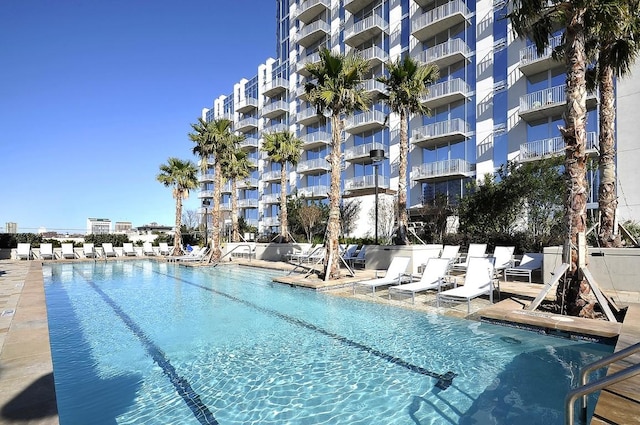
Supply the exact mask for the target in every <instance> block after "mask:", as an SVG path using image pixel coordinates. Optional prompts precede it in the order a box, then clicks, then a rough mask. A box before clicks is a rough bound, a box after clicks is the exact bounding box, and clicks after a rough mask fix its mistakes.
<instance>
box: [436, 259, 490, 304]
mask: <svg viewBox="0 0 640 425" xmlns="http://www.w3.org/2000/svg"><path fill="white" fill-rule="evenodd" d="M467 263H468V265H467V273H466V275H465V277H464V286H457V287H455V288H453V289H448V290H446V291H442V292H440V293H438V295H437V297H436V305H437V306H438V307H440V302H441V301H451V302H461V301H467V314H469V313H470V312H471V300H472V299H473V298H477V297H479V296H481V295H489V299H490V300H491V303H492V304H493V274H494V269H493V264H494V258H493V257H469V258H468V262H467Z"/></svg>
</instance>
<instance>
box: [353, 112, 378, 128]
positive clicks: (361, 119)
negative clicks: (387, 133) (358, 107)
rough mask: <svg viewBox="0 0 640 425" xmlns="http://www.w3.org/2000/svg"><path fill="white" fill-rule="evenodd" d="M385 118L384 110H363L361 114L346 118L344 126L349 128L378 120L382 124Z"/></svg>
mask: <svg viewBox="0 0 640 425" xmlns="http://www.w3.org/2000/svg"><path fill="white" fill-rule="evenodd" d="M384 118H385V115H384V112H381V111H366V112H361V113H359V114H356V115H352V116H351V117H349V118H347V119H346V120H345V124H344V128H345V129H348V128H353V127H358V126H361V125H363V124H368V123H373V122H377V123H379V124H380V125H382V124H383V123H384Z"/></svg>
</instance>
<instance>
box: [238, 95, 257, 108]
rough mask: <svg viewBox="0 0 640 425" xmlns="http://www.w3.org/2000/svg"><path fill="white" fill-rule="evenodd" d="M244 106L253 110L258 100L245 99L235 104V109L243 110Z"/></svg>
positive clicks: (253, 98) (252, 98)
mask: <svg viewBox="0 0 640 425" xmlns="http://www.w3.org/2000/svg"><path fill="white" fill-rule="evenodd" d="M245 106H251V107H253V108H257V107H258V99H256V98H255V97H245V98H244V99H242V100H241V101H239V102H238V103H237V104H236V109H241V108H244V107H245Z"/></svg>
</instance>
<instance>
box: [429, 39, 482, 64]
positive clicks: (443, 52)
mask: <svg viewBox="0 0 640 425" xmlns="http://www.w3.org/2000/svg"><path fill="white" fill-rule="evenodd" d="M455 53H460V54H462V55H464V56H465V57H466V56H469V55H470V54H471V49H469V46H467V44H466V43H465V42H464V41H463V40H462V39H460V38H453V39H450V40H449V41H445V42H444V43H442V44H437V45H435V46H433V47H431V48H429V49H427V50H425V51H424V52H422V53H421V54H420V60H421V61H422V62H425V63H429V62H434V61H436V60H438V59H440V58H442V57H445V56H449V55H453V54H455Z"/></svg>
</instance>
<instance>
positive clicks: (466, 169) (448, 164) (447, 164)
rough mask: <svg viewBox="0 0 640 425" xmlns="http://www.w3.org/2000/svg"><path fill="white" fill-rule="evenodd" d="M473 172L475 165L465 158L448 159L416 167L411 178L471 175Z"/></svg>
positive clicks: (422, 178)
mask: <svg viewBox="0 0 640 425" xmlns="http://www.w3.org/2000/svg"><path fill="white" fill-rule="evenodd" d="M473 173H474V167H473V166H472V164H470V163H469V162H467V161H465V160H463V159H448V160H445V161H437V162H429V163H426V164H422V165H420V166H418V167H414V168H413V170H411V179H412V180H428V179H437V178H443V177H450V176H470V175H473Z"/></svg>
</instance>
